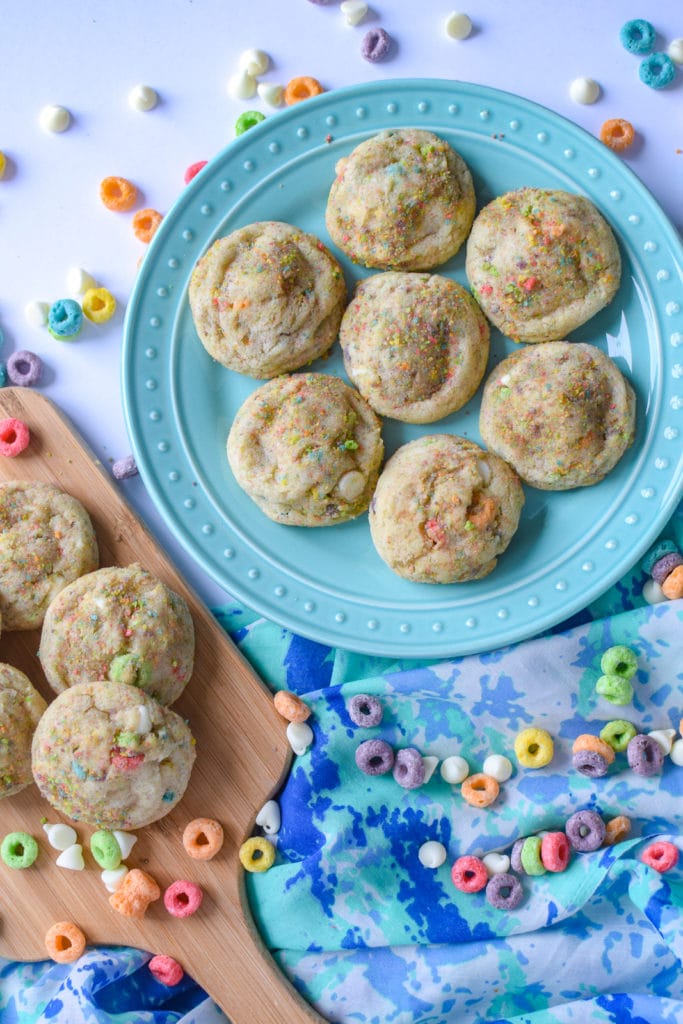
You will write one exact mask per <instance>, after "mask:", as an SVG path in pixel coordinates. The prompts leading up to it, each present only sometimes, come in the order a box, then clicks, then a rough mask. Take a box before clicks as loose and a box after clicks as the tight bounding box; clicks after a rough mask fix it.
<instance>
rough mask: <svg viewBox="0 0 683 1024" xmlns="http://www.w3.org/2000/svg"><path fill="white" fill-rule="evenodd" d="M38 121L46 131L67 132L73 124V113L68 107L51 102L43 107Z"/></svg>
mask: <svg viewBox="0 0 683 1024" xmlns="http://www.w3.org/2000/svg"><path fill="white" fill-rule="evenodd" d="M38 121H39V123H40V127H41V128H42V129H43V131H44V132H65V131H66V129H67V128H68V127H69V125H70V124H71V114H70V113H69V111H68V110H67V109H66V107H60V106H57V105H56V104H50V105H49V106H47V107H43V109H42V110H41V112H40V114H39V116H38Z"/></svg>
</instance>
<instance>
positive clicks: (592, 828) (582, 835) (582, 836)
mask: <svg viewBox="0 0 683 1024" xmlns="http://www.w3.org/2000/svg"><path fill="white" fill-rule="evenodd" d="M564 830H565V833H566V835H567V839H568V840H569V842H570V843H571V845H572V847H573V848H574V849H575V850H577V851H578V852H579V853H587V852H590V851H592V850H597V849H598V847H599V846H602V843H603V840H604V838H605V823H604V821H603V820H602V818H601V817H600V815H599V814H598V813H597V811H588V810H586V811H576V813H575V814H572V816H571V817H570V818H567V821H566V822H565V826H564Z"/></svg>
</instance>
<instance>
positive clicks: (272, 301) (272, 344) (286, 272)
mask: <svg viewBox="0 0 683 1024" xmlns="http://www.w3.org/2000/svg"><path fill="white" fill-rule="evenodd" d="M346 298H347V296H346V284H345V282H344V276H343V274H342V271H341V267H340V266H339V264H338V263H337V261H336V260H335V258H334V256H332V254H331V253H330V252H329V251H328V249H326V247H325V246H324V245H323V243H322V242H321V241H320V240H319V239H318V238H316V237H315V235H309V234H306V233H305V232H304V231H300V230H299V229H298V228H296V227H292V225H290V224H284V223H282V222H280V221H263V222H259V223H256V224H248V225H247V226H246V227H243V228H239V229H238V230H237V231H233V232H232V234H230V235H228V236H227V237H226V238H219V239H218V240H217V241H215V242H214V243H213V245H212V246H211V248H210V249H209V250H208V251H207V252H206V253H205V254H204V256H202V257H201V259H200V260H199V261H198V263H197V265H196V266H195V268H194V270H193V271H192V276H191V278H190V287H189V300H190V308H191V310H192V316H193V318H194V323H195V327H196V329H197V333H198V335H199V338H200V340H201V342H202V344H203V345H204V348H205V349H206V350H207V352H208V353H209V355H211V356H212V357H213V358H214V359H216V360H217V361H218V362H219V363H221V364H222V365H223V366H227V367H228V368H229V369H231V370H235V371H237V372H238V373H243V374H246V375H247V376H249V377H256V378H259V379H266V378H269V377H276V376H277V375H278V374H281V373H289V372H290V371H292V370H297V369H299V368H300V367H302V366H306V365H307V364H308V363H310V362H311V361H312V360H314V359H317V358H318V356H321V355H323V354H324V353H325V352H327V350H328V349H329V348H330V347H331V345H332V344H333V342H334V341H335V340H336V337H337V332H338V330H339V323H340V321H341V317H342V313H343V311H344V306H345V305H346Z"/></svg>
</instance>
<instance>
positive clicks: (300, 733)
mask: <svg viewBox="0 0 683 1024" xmlns="http://www.w3.org/2000/svg"><path fill="white" fill-rule="evenodd" d="M287 739H288V740H289V745H290V747H291V748H292V750H293V751H294V753H295V754H305V753H306V751H307V750H308V748H309V747H310V745H311V743H312V742H313V730H312V729H311V727H310V725H307V724H306V722H290V723H289V725H288V726H287Z"/></svg>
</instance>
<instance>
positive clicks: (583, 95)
mask: <svg viewBox="0 0 683 1024" xmlns="http://www.w3.org/2000/svg"><path fill="white" fill-rule="evenodd" d="M569 95H570V97H571V99H573V100H574V103H583V104H590V103H595V102H596V100H597V99H598V97H599V96H600V86H599V85H598V83H597V82H596V81H595V79H594V78H575V79H574V81H573V82H571V84H570V86H569Z"/></svg>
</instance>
